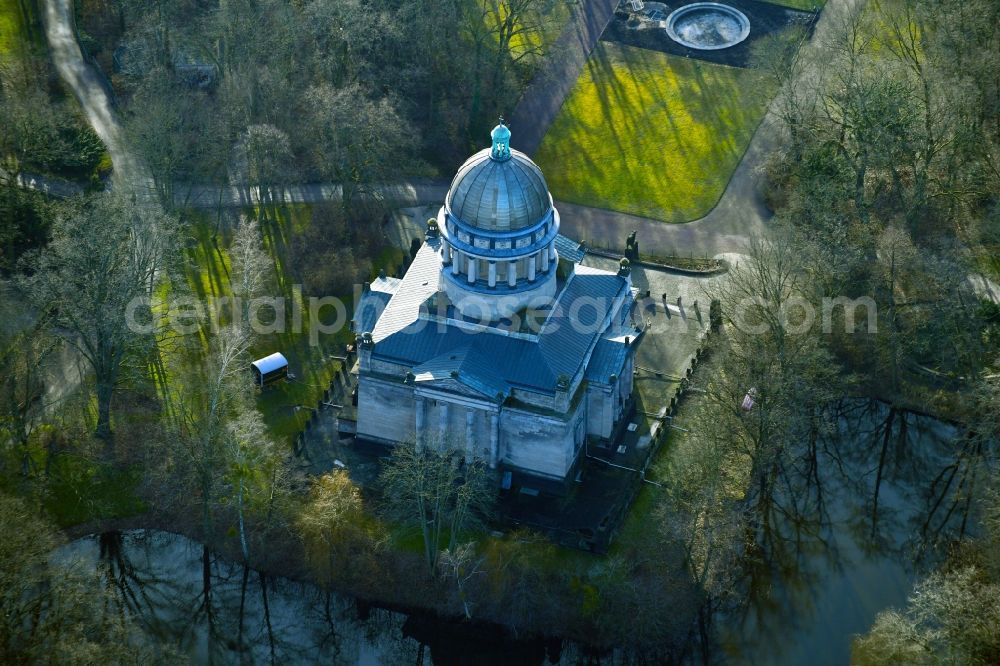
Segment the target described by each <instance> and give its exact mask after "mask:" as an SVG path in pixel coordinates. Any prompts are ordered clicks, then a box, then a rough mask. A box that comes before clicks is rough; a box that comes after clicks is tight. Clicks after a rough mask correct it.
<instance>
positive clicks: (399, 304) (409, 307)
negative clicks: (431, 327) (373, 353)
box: [372, 241, 441, 344]
mask: <svg viewBox="0 0 1000 666" xmlns="http://www.w3.org/2000/svg"><path fill="white" fill-rule="evenodd" d="M436 246H437V244H436V243H435V244H433V245H432V244H431V243H430V242H429V241H428V242H427V243H424V244H423V246H422V247H421V248H420V251H419V252H417V256H416V257H415V258H414V259H413V263H412V264H410V268H409V270H408V271H406V275H404V276H403V279H402V280H401V281H400V283H399V285H398V286H397V287H396V290H395V292H394V293H393V295H392V298H391V299H390V300H389V303H388V304H387V305H386V308H385V312H383V313H382V316H381V317H379V319H378V323H376V324H375V326H374V329H373V330H372V339H373V340H374V341H375V343H376V344H377V343H378V342H380V341H381V340H384V339H385V338H387V337H389V336H390V335H392V334H393V333H397V332H398V331H401V330H402V329H404V328H406V327H407V326H408V325H410V324H411V323H413V322H414V321H416V320H417V319H418V317H419V315H420V306H421V305H422V304H423V303H424V302H425V301H426V300H427V299H428V298H430V297H431V296H433V295H434V294H436V293H437V291H438V278H439V277H440V275H441V258H440V257H439V256H438V255H437V247H436Z"/></svg>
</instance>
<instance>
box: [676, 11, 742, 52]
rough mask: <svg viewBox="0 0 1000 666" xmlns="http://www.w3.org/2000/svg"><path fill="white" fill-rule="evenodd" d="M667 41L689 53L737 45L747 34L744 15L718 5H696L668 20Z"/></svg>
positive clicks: (677, 12) (678, 12)
mask: <svg viewBox="0 0 1000 666" xmlns="http://www.w3.org/2000/svg"><path fill="white" fill-rule="evenodd" d="M667 34H668V35H669V36H670V39H672V40H674V41H675V42H677V43H678V44H682V45H684V46H686V47H688V48H690V49H699V50H702V51H715V50H718V49H727V48H729V47H730V46H735V45H736V44H739V43H740V42H742V41H743V40H744V39H746V38H747V36H748V35H749V34H750V19H748V18H747V17H746V14H744V13H743V12H741V11H740V10H738V9H736V8H735V7H730V6H729V5H724V4H721V3H718V2H695V3H693V4H690V5H684V6H683V7H680V8H678V9H675V10H674V11H673V12H671V13H670V16H668V17H667Z"/></svg>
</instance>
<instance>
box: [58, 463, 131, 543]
mask: <svg viewBox="0 0 1000 666" xmlns="http://www.w3.org/2000/svg"><path fill="white" fill-rule="evenodd" d="M141 478H142V472H141V471H140V470H139V469H138V468H134V467H133V468H129V469H125V470H121V469H116V468H112V467H108V466H106V465H98V464H95V463H93V462H90V461H88V460H86V459H84V458H81V457H78V456H74V455H70V454H67V453H64V454H62V455H60V456H58V457H57V458H56V459H55V460H54V462H53V464H52V470H51V478H50V481H49V485H48V493H47V494H46V496H45V501H44V502H43V505H44V507H45V509H46V511H48V513H49V514H51V516H52V518H53V520H54V521H55V522H56V524H57V525H58V526H60V527H67V526H70V525H79V524H81V523H85V522H87V521H89V520H94V519H97V518H105V519H106V518H122V517H125V516H133V515H136V514H139V513H142V512H143V511H145V510H146V505H145V504H144V503H143V502H142V500H141V499H139V497H138V496H137V495H136V492H135V491H136V488H137V487H138V485H139V481H140V480H141Z"/></svg>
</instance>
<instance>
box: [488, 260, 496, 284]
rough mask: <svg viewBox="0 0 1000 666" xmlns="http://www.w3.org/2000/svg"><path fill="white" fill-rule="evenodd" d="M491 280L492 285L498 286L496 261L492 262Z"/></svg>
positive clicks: (490, 269) (490, 268)
mask: <svg viewBox="0 0 1000 666" xmlns="http://www.w3.org/2000/svg"><path fill="white" fill-rule="evenodd" d="M489 282H490V286H491V287H495V286H497V262H495V261H491V262H490V267H489Z"/></svg>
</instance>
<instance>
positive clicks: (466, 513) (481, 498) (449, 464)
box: [380, 444, 494, 574]
mask: <svg viewBox="0 0 1000 666" xmlns="http://www.w3.org/2000/svg"><path fill="white" fill-rule="evenodd" d="M380 482H381V485H382V488H383V494H384V497H385V501H386V507H387V509H388V510H389V513H390V515H391V516H392V517H393V518H395V519H396V520H399V521H400V522H402V523H404V524H407V525H411V526H413V527H416V528H417V529H418V530H419V531H420V535H421V537H422V539H423V544H424V557H425V559H426V561H427V566H428V568H429V569H430V572H431V573H432V574H436V573H437V571H438V563H439V558H440V555H441V551H442V550H444V549H450V550H453V549H454V548H456V547H457V546H458V539H459V538H460V536H461V534H462V532H463V531H465V530H468V529H471V528H473V527H474V526H476V525H478V524H479V523H480V521H481V519H482V518H483V516H484V514H485V513H486V512H487V511H488V510H489V508H490V506H491V505H492V502H493V497H494V493H493V490H492V488H491V487H490V484H489V481H488V478H487V473H486V469H485V468H484V466H483V465H482V464H481V463H479V462H475V463H472V464H471V465H463V463H462V457H461V456H459V455H458V454H455V453H454V452H450V451H447V450H445V451H444V452H438V451H436V450H434V447H431V446H424V447H421V450H420V451H418V450H417V447H416V446H414V445H413V444H399V445H397V446H396V448H395V449H394V450H393V453H392V456H391V457H390V458H389V460H388V461H387V462H386V464H385V467H384V468H383V470H382V474H381V476H380Z"/></svg>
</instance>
